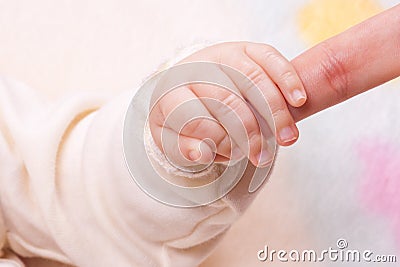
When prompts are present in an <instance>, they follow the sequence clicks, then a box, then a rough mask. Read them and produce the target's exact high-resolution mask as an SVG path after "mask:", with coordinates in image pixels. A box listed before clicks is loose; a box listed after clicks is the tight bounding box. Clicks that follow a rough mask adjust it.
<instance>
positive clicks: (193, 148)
mask: <svg viewBox="0 0 400 267" xmlns="http://www.w3.org/2000/svg"><path fill="white" fill-rule="evenodd" d="M152 134H153V136H154V135H156V136H162V140H161V149H162V151H163V152H164V155H165V156H166V157H167V158H168V160H169V161H170V162H171V163H172V164H174V165H175V166H177V167H178V168H179V167H189V166H195V165H198V164H206V165H208V164H210V163H211V162H213V160H214V157H215V153H214V151H213V149H212V147H211V146H210V145H209V143H207V140H199V139H196V138H191V137H188V136H184V135H179V134H178V133H177V132H175V131H174V130H172V129H169V128H166V127H160V126H155V127H153V129H152Z"/></svg>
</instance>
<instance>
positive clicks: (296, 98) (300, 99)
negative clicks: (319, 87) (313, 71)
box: [291, 89, 306, 104]
mask: <svg viewBox="0 0 400 267" xmlns="http://www.w3.org/2000/svg"><path fill="white" fill-rule="evenodd" d="M291 97H292V101H293V102H294V103H298V104H304V102H305V101H306V95H305V94H304V93H303V92H302V91H300V90H299V89H294V90H293V92H292V93H291Z"/></svg>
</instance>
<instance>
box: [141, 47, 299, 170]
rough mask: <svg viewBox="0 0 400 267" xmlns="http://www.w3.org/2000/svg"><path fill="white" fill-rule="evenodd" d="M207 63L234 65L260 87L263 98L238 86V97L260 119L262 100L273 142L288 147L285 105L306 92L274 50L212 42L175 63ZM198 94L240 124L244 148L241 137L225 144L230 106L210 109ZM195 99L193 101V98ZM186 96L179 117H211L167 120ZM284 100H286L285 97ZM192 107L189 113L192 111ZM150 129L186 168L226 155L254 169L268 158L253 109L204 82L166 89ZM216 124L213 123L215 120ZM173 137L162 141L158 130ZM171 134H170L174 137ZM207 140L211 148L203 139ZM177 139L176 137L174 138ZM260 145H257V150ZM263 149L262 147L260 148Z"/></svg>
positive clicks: (294, 134)
mask: <svg viewBox="0 0 400 267" xmlns="http://www.w3.org/2000/svg"><path fill="white" fill-rule="evenodd" d="M198 61H203V62H204V61H208V62H215V63H219V64H223V65H227V66H229V67H232V68H233V69H236V70H238V71H240V72H241V73H243V74H244V75H245V76H247V77H248V78H249V79H250V80H252V81H253V82H254V83H255V85H256V86H257V87H258V88H259V90H261V92H262V94H263V96H264V98H265V99H260V97H258V96H257V94H254V93H253V94H252V92H251V90H248V88H238V89H239V91H240V93H241V95H242V96H243V98H244V99H245V100H246V101H247V102H248V103H249V104H250V105H251V106H252V107H254V108H255V109H256V110H257V111H258V113H259V114H260V115H261V117H263V118H264V119H265V120H268V117H269V114H270V111H269V109H268V107H267V105H265V101H266V102H268V104H269V106H270V108H271V112H272V115H273V119H274V122H275V126H276V136H277V142H278V143H279V144H280V145H283V146H288V145H291V144H293V143H294V142H295V141H296V140H297V138H298V135H299V132H298V129H297V127H296V125H295V122H294V120H293V118H292V115H291V114H290V112H289V110H288V107H287V103H289V104H290V105H291V106H293V107H300V106H302V105H303V104H304V103H305V101H306V98H307V97H306V92H305V90H304V87H303V84H302V82H301V80H300V78H299V77H298V75H297V73H296V70H295V69H294V67H293V66H292V65H291V63H290V62H289V61H288V60H287V59H286V58H285V57H283V56H282V55H281V54H280V53H279V52H278V51H277V50H276V49H274V48H273V47H271V46H269V45H265V44H257V43H247V42H237V43H222V44H217V45H214V46H211V47H208V48H205V49H203V50H200V51H198V52H196V53H194V54H192V55H191V56H189V57H187V58H186V59H184V60H183V61H182V62H180V63H186V62H198ZM198 98H211V99H215V100H217V101H219V102H221V103H222V104H224V105H227V106H229V107H230V108H231V109H232V110H233V111H234V112H235V113H236V114H235V116H238V117H239V118H240V121H241V122H242V123H243V124H242V125H243V126H244V128H245V130H246V132H247V136H248V139H249V140H246V142H248V147H249V151H246V149H245V146H244V144H242V143H241V141H238V140H235V138H233V139H234V141H236V142H234V144H233V145H231V141H230V138H229V137H228V135H227V133H226V130H225V129H224V127H222V126H221V125H223V123H222V121H223V120H224V118H225V121H226V118H227V117H229V116H228V114H227V113H231V112H232V110H230V109H221V108H216V107H215V106H214V107H213V105H211V104H210V103H207V102H205V101H201V100H200V99H198ZM193 99H197V100H199V101H193ZM189 100H191V101H192V102H193V104H191V106H190V109H185V110H184V112H183V111H181V112H182V118H183V119H186V121H190V118H191V114H199V113H200V114H204V117H210V116H212V117H213V118H215V120H216V121H212V120H209V119H196V120H193V121H191V122H189V123H187V124H185V125H184V127H183V128H181V127H180V126H179V127H178V126H176V125H179V124H175V123H171V121H168V120H167V118H168V115H169V114H170V113H171V112H172V111H173V110H174V109H176V108H177V107H178V106H179V105H181V104H182V103H183V102H185V101H189ZM285 100H286V101H285ZM194 110H195V112H193V111H194ZM149 118H150V120H149V121H150V129H151V132H152V135H153V138H154V141H155V143H156V144H157V146H158V147H159V148H160V149H161V150H162V151H163V152H164V153H167V155H168V156H169V158H170V159H171V156H172V159H173V160H174V162H175V163H176V164H180V165H182V166H188V165H191V164H192V165H193V164H199V163H203V164H207V163H209V162H210V161H212V160H213V159H214V157H215V161H227V160H228V159H230V158H233V159H239V158H241V157H242V156H243V155H246V156H248V158H249V160H250V161H251V162H252V163H253V164H254V165H255V166H259V167H263V166H267V165H268V164H269V163H270V162H271V159H272V155H271V151H270V150H268V149H265V145H262V144H263V137H262V134H261V131H260V128H259V124H258V123H257V120H256V117H255V115H254V113H253V112H252V111H251V108H250V107H249V105H248V104H246V102H244V101H243V100H242V99H241V98H240V97H238V96H237V95H235V94H234V93H232V92H231V91H229V90H226V89H222V88H220V87H218V86H212V85H207V84H193V85H189V86H182V87H180V88H178V89H176V90H173V91H171V92H169V93H167V94H166V95H165V96H164V97H163V98H161V99H160V101H159V102H158V103H157V104H156V106H155V107H154V109H153V110H152V112H151V114H150V117H149ZM217 122H219V123H217ZM162 131H164V133H163V134H165V133H167V134H168V135H170V136H175V137H176V138H179V148H178V146H176V145H175V144H172V145H168V144H165V143H163V144H162V141H161V134H162ZM175 137H173V138H175ZM207 139H209V140H212V142H213V143H214V144H215V147H214V149H213V148H212V146H210V144H209V143H207V142H202V140H207ZM175 140H178V139H175ZM262 148H263V149H262ZM261 150H263V151H261Z"/></svg>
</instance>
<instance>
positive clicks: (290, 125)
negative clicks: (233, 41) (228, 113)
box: [226, 55, 299, 146]
mask: <svg viewBox="0 0 400 267" xmlns="http://www.w3.org/2000/svg"><path fill="white" fill-rule="evenodd" d="M226 60H230V61H229V63H228V64H231V65H234V66H236V68H237V69H238V70H239V71H241V72H242V73H243V74H244V75H246V76H247V77H248V78H249V79H251V80H252V81H253V82H254V83H255V85H256V86H252V85H249V86H246V87H245V88H240V90H241V92H242V94H243V95H244V97H245V98H246V99H247V100H248V102H249V103H250V104H251V105H252V106H253V107H254V108H255V109H256V110H257V111H258V113H259V114H260V115H261V116H262V118H263V119H264V120H265V121H266V122H267V123H268V125H269V127H270V128H271V129H274V127H273V126H274V122H275V127H276V134H277V141H278V143H279V144H280V145H283V146H287V145H291V144H293V143H294V142H295V141H296V140H297V138H298V134H299V133H298V130H297V127H296V125H295V124H294V121H293V118H292V115H291V114H290V112H289V109H288V107H287V104H286V101H285V99H284V97H283V95H282V93H281V92H280V90H279V89H278V88H277V86H276V85H275V84H274V83H273V82H272V81H271V79H270V78H269V77H268V75H267V74H266V73H265V71H264V70H263V69H262V68H261V67H260V66H259V65H258V64H256V63H255V62H254V61H252V60H251V59H250V58H249V57H247V56H246V55H242V56H238V58H235V57H231V58H230V59H226ZM235 62H236V64H235ZM237 62H240V64H238V63H237ZM266 103H268V105H266ZM268 106H269V107H268ZM269 108H270V109H271V111H270V110H269ZM271 112H272V117H273V121H271V117H270V114H271ZM266 138H268V137H266Z"/></svg>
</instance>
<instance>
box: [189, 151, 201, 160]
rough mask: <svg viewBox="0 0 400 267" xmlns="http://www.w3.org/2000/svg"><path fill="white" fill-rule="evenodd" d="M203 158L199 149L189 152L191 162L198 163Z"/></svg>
mask: <svg viewBox="0 0 400 267" xmlns="http://www.w3.org/2000/svg"><path fill="white" fill-rule="evenodd" d="M200 158H201V152H200V151H199V150H197V149H194V150H192V151H190V152H189V159H190V160H191V161H198V160H199V159H200Z"/></svg>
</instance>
